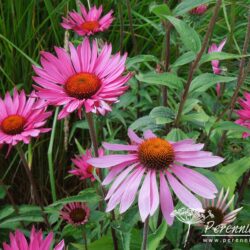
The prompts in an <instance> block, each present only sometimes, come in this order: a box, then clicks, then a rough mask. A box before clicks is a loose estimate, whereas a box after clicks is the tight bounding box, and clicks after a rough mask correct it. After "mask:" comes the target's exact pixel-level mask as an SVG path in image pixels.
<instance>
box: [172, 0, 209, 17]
mask: <svg viewBox="0 0 250 250" xmlns="http://www.w3.org/2000/svg"><path fill="white" fill-rule="evenodd" d="M209 2H210V0H185V1H182V2H181V3H180V4H178V5H177V6H176V7H175V9H174V10H173V14H174V15H175V16H181V15H183V14H185V13H187V12H188V11H189V10H191V9H193V8H195V7H197V6H199V5H201V4H205V3H209Z"/></svg>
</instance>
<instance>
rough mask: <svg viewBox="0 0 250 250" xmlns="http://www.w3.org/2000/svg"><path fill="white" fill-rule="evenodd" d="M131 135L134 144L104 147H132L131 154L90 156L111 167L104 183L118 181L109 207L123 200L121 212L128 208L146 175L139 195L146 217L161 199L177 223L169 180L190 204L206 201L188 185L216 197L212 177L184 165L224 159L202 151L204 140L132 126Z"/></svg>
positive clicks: (195, 206) (205, 164)
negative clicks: (176, 139) (175, 138)
mask: <svg viewBox="0 0 250 250" xmlns="http://www.w3.org/2000/svg"><path fill="white" fill-rule="evenodd" d="M128 136H129V138H130V139H131V145H121V144H109V143H103V147H104V148H105V149H108V150H113V151H128V152H129V154H126V155H122V154H113V155H106V156H102V157H98V158H92V159H90V160H88V163H89V164H91V165H93V166H95V167H99V168H110V172H109V174H108V175H107V177H106V178H105V179H104V181H103V184H104V185H107V184H110V183H111V182H112V181H114V182H113V184H112V186H111V188H110V189H109V191H108V194H107V196H106V200H108V199H109V202H108V205H107V211H110V210H113V209H114V208H115V207H116V205H118V204H120V212H121V213H123V212H125V211H126V210H127V209H128V208H129V207H130V206H131V205H132V203H133V201H134V200H135V196H136V193H137V190H138V188H139V186H140V183H141V182H142V179H143V176H145V178H144V181H143V183H142V185H141V188H140V191H139V197H138V205H139V211H140V215H141V218H142V221H145V219H146V218H147V217H148V216H149V215H153V214H154V213H155V211H156V209H157V208H158V206H159V203H160V206H161V210H162V213H163V215H164V217H165V219H166V221H167V222H168V224H170V225H171V224H172V223H173V217H171V216H170V214H171V213H172V211H173V209H174V204H173V200H172V195H171V193H170V190H169V187H168V184H167V180H168V182H169V184H170V186H171V187H172V189H173V191H174V192H175V194H176V195H177V197H178V198H179V199H180V200H181V201H182V202H183V204H185V205H186V206H188V207H190V208H193V209H196V210H202V204H201V202H200V201H199V200H198V199H197V198H196V197H195V196H194V195H193V194H192V193H191V192H190V191H189V190H188V189H190V190H191V191H192V192H194V193H196V194H198V195H200V196H202V197H206V198H209V199H212V198H214V197H215V196H214V194H215V193H216V192H217V189H216V187H215V185H214V184H213V183H212V182H211V181H210V180H208V179H207V178H206V177H204V176H203V175H201V174H199V173H197V172H195V171H193V170H192V169H190V168H187V167H184V166H182V164H185V165H190V166H195V167H212V166H215V165H217V164H219V163H220V162H222V161H223V159H222V158H220V157H218V156H213V155H212V153H210V152H206V151H201V149H202V148H203V146H204V145H203V144H195V143H194V141H193V140H191V139H190V140H183V141H179V142H170V141H167V140H165V139H162V138H158V137H156V135H155V134H153V133H152V132H151V131H150V130H148V131H146V132H145V133H144V139H141V138H139V137H138V136H137V135H136V134H135V133H134V132H133V131H132V130H129V131H128ZM158 177H159V180H160V181H159V182H160V184H159V192H158V184H157V180H158ZM178 179H179V180H178ZM185 186H186V187H185ZM187 188H188V189H187Z"/></svg>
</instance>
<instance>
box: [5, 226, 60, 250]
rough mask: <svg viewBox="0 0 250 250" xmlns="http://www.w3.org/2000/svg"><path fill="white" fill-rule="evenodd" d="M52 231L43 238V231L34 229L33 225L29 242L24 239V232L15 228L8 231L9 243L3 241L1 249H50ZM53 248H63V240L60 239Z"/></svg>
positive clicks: (58, 249) (56, 249) (57, 249)
mask: <svg viewBox="0 0 250 250" xmlns="http://www.w3.org/2000/svg"><path fill="white" fill-rule="evenodd" d="M52 241H53V233H52V232H51V233H49V234H48V236H47V237H45V238H44V239H43V233H42V231H41V230H39V231H36V230H35V228H34V227H33V228H32V230H31V233H30V240H29V243H28V241H27V240H26V238H25V236H24V234H23V233H22V232H20V231H19V230H16V232H15V233H14V234H12V233H10V243H9V244H7V243H3V250H50V249H51V247H52ZM53 249H54V250H63V249H64V241H63V240H62V241H61V242H60V243H59V244H58V245H57V246H55V248H53Z"/></svg>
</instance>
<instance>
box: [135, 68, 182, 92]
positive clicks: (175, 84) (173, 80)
mask: <svg viewBox="0 0 250 250" xmlns="http://www.w3.org/2000/svg"><path fill="white" fill-rule="evenodd" d="M135 77H136V79H137V80H138V81H140V82H145V83H150V84H155V85H162V86H167V87H169V88H171V89H180V88H182V81H181V79H180V78H179V77H178V76H177V75H176V74H173V73H166V72H165V73H160V74H159V73H156V72H149V73H145V74H141V73H140V74H139V75H136V76H135Z"/></svg>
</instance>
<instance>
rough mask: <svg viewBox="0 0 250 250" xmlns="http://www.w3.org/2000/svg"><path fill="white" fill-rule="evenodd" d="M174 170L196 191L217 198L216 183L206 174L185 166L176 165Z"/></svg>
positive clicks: (182, 180) (185, 183) (184, 182)
mask: <svg viewBox="0 0 250 250" xmlns="http://www.w3.org/2000/svg"><path fill="white" fill-rule="evenodd" d="M171 170H172V172H173V173H174V174H175V175H176V176H177V177H178V178H179V180H180V181H181V182H182V183H183V184H184V185H186V186H187V187H188V188H189V189H190V190H191V191H193V192H194V193H196V194H198V195H200V196H202V197H204V198H208V199H213V198H215V195H214V193H215V192H217V190H216V187H215V185H214V184H213V183H212V182H211V181H210V180H209V179H207V178H206V177H205V176H203V175H201V174H199V173H197V172H195V171H193V170H191V169H188V168H184V167H179V166H174V167H173V168H171Z"/></svg>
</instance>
